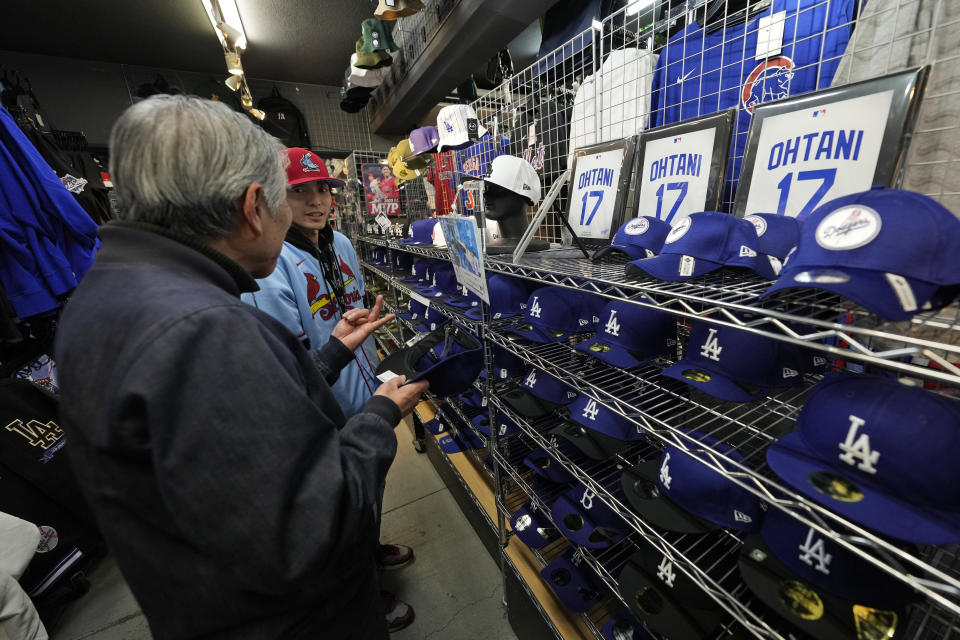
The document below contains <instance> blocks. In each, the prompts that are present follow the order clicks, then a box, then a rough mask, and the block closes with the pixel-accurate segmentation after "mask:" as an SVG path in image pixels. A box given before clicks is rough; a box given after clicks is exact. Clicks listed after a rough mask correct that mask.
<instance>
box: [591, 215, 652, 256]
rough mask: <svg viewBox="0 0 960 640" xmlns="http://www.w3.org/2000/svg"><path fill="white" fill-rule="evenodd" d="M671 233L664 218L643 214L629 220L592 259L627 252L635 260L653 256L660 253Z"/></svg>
mask: <svg viewBox="0 0 960 640" xmlns="http://www.w3.org/2000/svg"><path fill="white" fill-rule="evenodd" d="M669 233H670V225H669V224H668V223H666V222H664V221H663V220H658V219H657V218H652V217H650V216H642V217H640V218H633V219H632V220H627V221H626V222H624V223H623V224H622V225H620V228H619V229H618V230H617V233H616V235H614V236H613V243H612V244H609V245H607V246H605V247H600V248H599V249H597V250H596V251H595V252H594V254H593V256H592V258H591V259H592V260H599V259H600V258H602V257H603V256H606V255H610V254H617V253H622V254H626V255H627V256H629V257H630V258H632V259H634V260H638V259H641V258H652V257H654V256H655V255H657V254H658V253H660V251H661V249H662V248H663V243H664V241H665V240H666V239H667V234H669Z"/></svg>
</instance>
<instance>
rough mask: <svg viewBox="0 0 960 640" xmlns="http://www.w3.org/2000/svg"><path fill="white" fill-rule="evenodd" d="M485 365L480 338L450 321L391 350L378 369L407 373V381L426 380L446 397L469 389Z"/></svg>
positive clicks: (434, 392)
mask: <svg viewBox="0 0 960 640" xmlns="http://www.w3.org/2000/svg"><path fill="white" fill-rule="evenodd" d="M438 352H439V353H438ZM482 366H483V348H482V345H481V344H480V341H479V340H477V339H476V338H474V337H473V336H472V335H470V333H469V332H467V331H466V330H465V329H463V328H462V327H459V326H456V325H448V326H443V327H440V328H439V329H436V330H434V331H431V332H430V333H429V334H427V335H426V336H424V337H423V338H421V339H420V340H418V341H417V342H415V343H414V344H412V345H411V346H409V347H406V348H404V349H400V350H398V351H395V352H394V353H392V354H390V355H389V356H387V357H386V358H384V359H383V360H381V361H380V364H379V365H378V366H377V369H376V373H377V375H380V374H383V373H386V372H388V371H390V372H393V373H395V374H397V375H405V376H406V377H407V383H411V382H416V381H418V380H427V381H428V382H430V391H431V393H433V394H435V395H438V396H441V397H446V396H455V395H457V394H458V393H462V392H463V391H466V390H467V389H469V388H470V385H471V384H472V383H473V381H474V380H475V379H476V377H477V374H478V373H480V367H482Z"/></svg>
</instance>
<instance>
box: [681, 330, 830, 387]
mask: <svg viewBox="0 0 960 640" xmlns="http://www.w3.org/2000/svg"><path fill="white" fill-rule="evenodd" d="M810 365H811V359H810V358H809V357H807V356H806V355H805V353H804V351H803V349H801V348H800V347H796V346H794V345H792V344H789V343H786V342H782V341H780V340H772V339H770V338H765V337H763V336H758V335H755V334H752V333H748V332H746V331H743V330H740V329H736V328H733V327H723V326H713V325H710V324H707V323H705V322H699V323H697V324H695V325H693V328H692V329H691V330H690V342H689V343H688V345H687V352H686V356H685V357H684V358H683V360H681V361H680V362H678V363H676V364H675V365H673V366H671V367H668V368H667V369H664V370H663V372H662V373H663V375H665V376H668V377H670V378H674V379H676V380H679V381H680V382H683V383H685V384H688V385H690V386H691V387H694V388H697V389H700V390H701V391H704V392H706V393H708V394H710V395H711V396H713V397H715V398H719V399H721V400H730V401H732V402H750V401H753V400H759V399H761V398H763V397H765V396H767V395H768V394H770V393H771V392H772V391H774V390H775V389H779V388H783V387H790V386H796V385H800V384H802V383H803V373H804V372H805V371H807V369H808V368H809V366H810Z"/></svg>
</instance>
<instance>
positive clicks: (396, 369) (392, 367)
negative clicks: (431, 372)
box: [376, 349, 417, 379]
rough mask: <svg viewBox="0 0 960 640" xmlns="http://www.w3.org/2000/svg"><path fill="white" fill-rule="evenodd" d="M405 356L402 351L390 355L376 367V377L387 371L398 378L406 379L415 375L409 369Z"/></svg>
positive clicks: (414, 372)
mask: <svg viewBox="0 0 960 640" xmlns="http://www.w3.org/2000/svg"><path fill="white" fill-rule="evenodd" d="M406 356H407V354H406V352H405V351H404V350H403V349H401V350H399V351H395V352H394V353H391V354H390V355H388V356H387V357H386V358H384V359H383V360H381V361H380V364H378V365H377V369H376V373H377V375H380V374H381V373H386V372H387V371H392V372H393V373H395V374H397V375H398V376H407V378H408V379H409V378H410V377H412V376H414V375H416V374H417V372H416V371H414V370H412V369H410V368H409V365H408V364H407V357H406Z"/></svg>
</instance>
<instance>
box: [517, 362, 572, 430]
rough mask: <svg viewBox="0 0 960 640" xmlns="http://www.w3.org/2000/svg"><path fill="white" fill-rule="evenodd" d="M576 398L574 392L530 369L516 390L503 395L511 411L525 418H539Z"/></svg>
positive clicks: (537, 370) (551, 377) (543, 374)
mask: <svg viewBox="0 0 960 640" xmlns="http://www.w3.org/2000/svg"><path fill="white" fill-rule="evenodd" d="M576 397H577V393H576V392H575V391H573V390H572V389H570V388H569V387H568V386H567V385H565V384H563V383H562V382H560V381H559V380H557V379H556V378H554V377H553V376H551V375H550V374H548V373H544V372H543V371H541V370H539V369H530V370H529V371H528V372H527V374H526V375H525V376H524V377H523V382H522V383H521V384H520V386H519V387H518V388H515V389H511V390H509V391H507V392H506V393H504V395H503V399H504V401H505V402H506V403H507V404H508V405H510V408H511V409H513V410H514V411H516V412H517V413H519V414H520V415H522V416H525V417H527V418H541V417H543V416H545V415H547V414H549V413H551V412H553V410H554V409H557V408H558V407H560V406H561V405H567V404H570V403H571V402H573V399H574V398H576Z"/></svg>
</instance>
